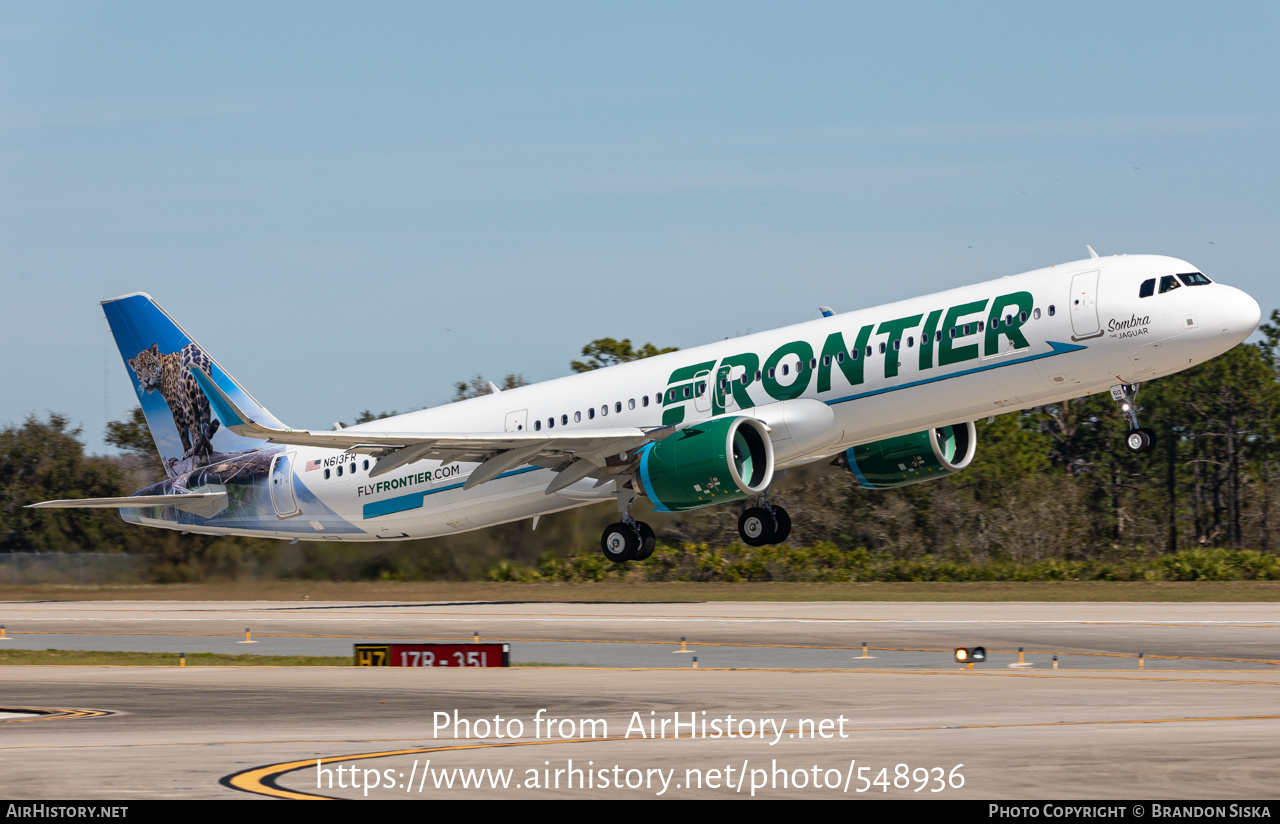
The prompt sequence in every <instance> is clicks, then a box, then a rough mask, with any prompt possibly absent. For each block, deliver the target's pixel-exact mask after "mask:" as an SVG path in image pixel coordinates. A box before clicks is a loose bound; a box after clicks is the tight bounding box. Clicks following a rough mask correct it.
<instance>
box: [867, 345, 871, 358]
mask: <svg viewBox="0 0 1280 824" xmlns="http://www.w3.org/2000/svg"><path fill="white" fill-rule="evenodd" d="M867 357H868V358H869V357H871V347H870V346H868V347H867Z"/></svg>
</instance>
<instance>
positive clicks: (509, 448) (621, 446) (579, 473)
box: [190, 366, 675, 495]
mask: <svg viewBox="0 0 1280 824" xmlns="http://www.w3.org/2000/svg"><path fill="white" fill-rule="evenodd" d="M190 370H191V374H192V375H193V376H194V377H195V379H196V382H197V383H199V384H200V387H201V389H203V390H204V393H205V395H207V396H208V397H209V402H210V403H211V404H212V405H213V408H214V410H215V411H216V412H217V414H218V417H219V418H220V419H221V420H222V424H223V426H225V427H227V428H228V429H230V430H231V431H232V432H235V433H236V434H237V435H243V436H245V437H249V438H258V439H261V440H264V441H267V442H268V443H279V444H289V445H291V446H318V447H323V448H325V449H345V450H348V451H351V452H361V453H365V454H369V455H373V456H375V457H376V458H377V459H378V461H377V463H376V464H375V465H374V467H373V469H371V470H370V472H369V477H371V478H376V477H378V476H379V475H385V474H387V473H388V472H393V471H395V470H397V469H399V468H400V467H402V466H405V465H407V464H411V463H414V462H415V461H421V460H426V459H433V460H442V461H473V462H477V463H479V464H480V466H478V467H476V469H475V470H474V471H473V472H472V473H471V476H470V477H469V478H467V480H466V482H465V483H464V484H463V488H464V489H472V488H474V487H476V486H479V485H480V484H482V483H484V482H486V481H490V480H493V479H494V478H496V477H497V476H499V475H501V474H502V473H503V472H506V471H507V470H509V469H514V468H515V467H517V466H521V465H522V464H533V465H534V466H542V467H546V468H555V469H559V470H560V472H559V474H558V475H557V477H556V479H555V480H553V481H552V482H551V483H550V484H549V485H548V486H547V490H546V492H547V494H548V495H550V494H552V493H553V492H558V491H559V490H561V489H564V488H565V487H567V486H570V485H572V484H574V483H577V482H578V481H580V480H582V479H583V478H588V477H596V478H598V479H599V480H602V481H605V480H609V479H611V477H612V476H615V475H618V474H621V473H622V471H623V468H624V467H626V466H627V465H629V464H631V463H632V462H633V458H634V450H635V448H636V447H639V446H641V445H642V444H644V443H647V442H649V441H653V440H661V439H662V438H663V437H665V436H666V435H669V434H671V432H673V431H675V427H657V428H654V429H637V428H634V427H619V428H614V429H579V430H571V431H568V432H560V433H557V434H551V433H549V432H362V431H356V432H350V431H347V430H345V429H337V430H332V431H312V430H306V429H289V428H284V429H278V428H275V427H271V426H267V425H264V424H262V423H259V422H257V421H255V420H254V419H253V418H252V417H250V416H249V414H248V413H246V412H245V411H244V410H242V409H240V408H239V407H238V406H237V405H236V403H235V401H233V400H231V398H229V397H228V396H227V394H226V393H225V392H223V391H222V389H221V388H220V387H219V386H218V385H217V384H216V383H214V382H213V381H212V380H211V379H210V378H209V376H208V375H206V374H205V373H204V372H203V371H201V370H200V369H198V368H196V367H195V366H192V367H190ZM611 470H612V471H611Z"/></svg>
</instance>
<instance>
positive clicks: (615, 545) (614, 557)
mask: <svg viewBox="0 0 1280 824" xmlns="http://www.w3.org/2000/svg"><path fill="white" fill-rule="evenodd" d="M635 500H636V493H635V491H634V490H631V489H620V490H618V511H619V512H620V513H621V514H622V520H621V521H618V522H617V523H616V524H609V525H608V526H607V527H605V529H604V534H602V535H601V536H600V551H601V552H603V553H604V557H606V558H608V559H609V560H610V561H613V562H614V563H615V564H625V563H626V562H627V561H643V560H645V559H646V558H648V557H649V556H650V555H652V554H653V551H654V550H655V549H657V548H658V537H657V536H656V535H654V534H653V527H651V526H649V525H648V524H646V523H645V522H644V521H637V520H636V519H634V518H632V517H631V504H633V503H635Z"/></svg>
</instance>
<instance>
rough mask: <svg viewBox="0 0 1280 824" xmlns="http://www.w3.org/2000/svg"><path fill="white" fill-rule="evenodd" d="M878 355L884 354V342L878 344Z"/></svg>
mask: <svg viewBox="0 0 1280 824" xmlns="http://www.w3.org/2000/svg"><path fill="white" fill-rule="evenodd" d="M880 354H881V355H883V354H884V341H881V342H880Z"/></svg>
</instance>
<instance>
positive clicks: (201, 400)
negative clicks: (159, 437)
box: [128, 343, 221, 460]
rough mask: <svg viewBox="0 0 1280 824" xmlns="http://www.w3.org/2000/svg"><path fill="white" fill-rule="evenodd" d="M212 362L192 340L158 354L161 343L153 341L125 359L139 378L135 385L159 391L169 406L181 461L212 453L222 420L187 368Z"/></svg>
mask: <svg viewBox="0 0 1280 824" xmlns="http://www.w3.org/2000/svg"><path fill="white" fill-rule="evenodd" d="M211 363H212V361H211V360H210V359H209V356H208V355H206V354H205V353H204V350H202V349H201V348H200V347H199V346H197V345H196V344H194V343H189V344H187V345H186V346H184V347H182V349H181V350H180V351H178V352H173V353H170V354H168V355H162V354H160V345H159V344H153V345H152V346H151V348H150V349H144V350H142V351H141V352H139V353H138V356H137V357H135V358H130V359H129V360H128V364H129V368H130V369H132V370H133V373H134V374H135V375H137V377H138V387H139V388H140V389H141V390H142V391H144V392H155V391H156V390H159V391H160V395H161V396H162V397H163V398H164V400H165V403H167V404H168V405H169V412H170V413H171V414H172V415H173V422H174V425H176V426H177V427H178V435H179V436H180V437H181V438H182V449H183V453H182V458H181V460H186V459H187V458H191V457H195V456H200V457H203V458H208V456H209V455H210V454H212V453H213V444H212V443H211V442H212V440H213V434H214V433H215V432H217V431H218V427H219V426H220V425H221V423H220V422H219V421H218V419H217V418H214V417H213V415H212V413H211V412H210V411H209V399H208V398H207V397H205V394H204V392H202V391H200V385H199V384H198V383H196V380H195V378H193V377H191V372H190V371H188V369H189V367H191V366H195V367H196V368H197V369H201V370H202V371H204V372H209V371H210V369H211V366H210V364H211Z"/></svg>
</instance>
